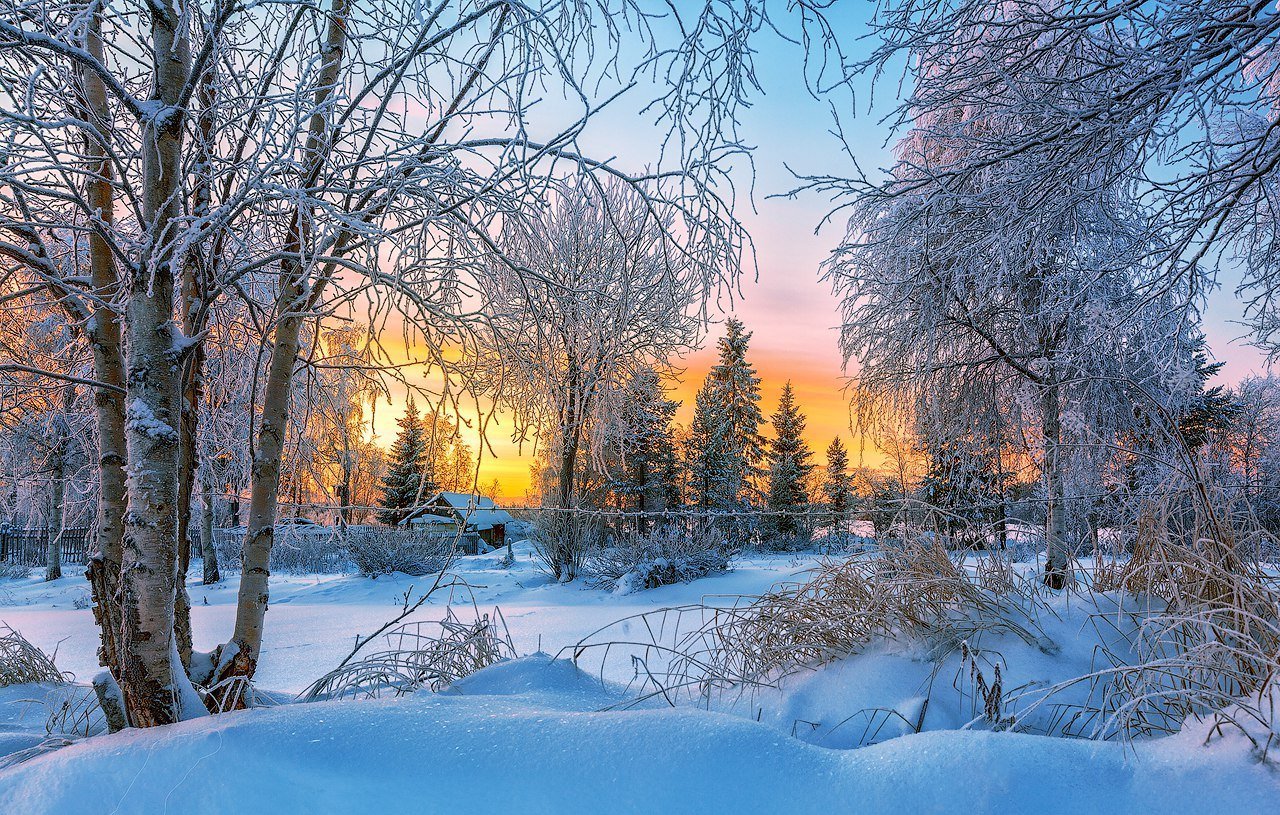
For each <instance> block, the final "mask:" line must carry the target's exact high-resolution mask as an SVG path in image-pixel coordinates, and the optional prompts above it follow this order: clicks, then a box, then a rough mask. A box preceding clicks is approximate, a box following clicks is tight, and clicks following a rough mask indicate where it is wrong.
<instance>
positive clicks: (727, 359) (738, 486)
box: [686, 317, 765, 509]
mask: <svg viewBox="0 0 1280 815" xmlns="http://www.w3.org/2000/svg"><path fill="white" fill-rule="evenodd" d="M750 343H751V332H750V331H747V330H746V327H745V326H743V324H742V321H741V320H739V319H737V318H736V317H730V318H729V320H728V321H727V322H726V323H725V335H724V337H722V338H721V339H720V341H719V343H718V345H719V350H720V358H719V361H718V362H717V363H716V364H715V366H713V367H712V369H711V370H710V372H708V373H707V378H706V380H705V381H704V382H703V384H702V389H701V390H700V391H699V393H698V400H697V402H695V414H694V424H693V425H692V426H691V427H690V440H689V444H690V445H691V447H689V448H686V449H687V461H688V462H689V467H690V470H691V472H690V480H691V482H692V486H691V488H692V490H693V493H694V500H695V503H697V504H698V505H699V506H705V507H716V508H719V509H728V508H732V507H740V506H743V505H746V504H751V503H753V502H754V501H755V500H756V499H757V497H758V494H759V489H758V483H759V481H760V473H761V464H762V463H763V462H764V459H765V440H764V437H763V436H761V435H760V425H762V424H763V423H764V415H763V414H762V413H761V412H760V377H758V376H756V370H755V368H754V367H753V366H752V365H751V363H750V362H748V361H747V349H748V347H749V346H750ZM700 445H711V446H709V447H703V448H702V449H699V446H700ZM699 484H701V485H702V486H701V487H700V486H699Z"/></svg>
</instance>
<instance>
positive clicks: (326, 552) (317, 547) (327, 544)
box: [214, 524, 351, 574]
mask: <svg viewBox="0 0 1280 815" xmlns="http://www.w3.org/2000/svg"><path fill="white" fill-rule="evenodd" d="M350 531H351V530H348V533H350ZM244 537H245V530H244V528H243V527H233V528H228V529H218V530H215V532H214V547H215V551H216V552H217V555H218V564H219V566H220V567H221V568H224V569H226V568H230V569H238V568H240V552H241V550H242V549H243V548H244ZM274 541H275V542H274V544H273V545H272V547H271V561H270V566H271V571H272V572H273V573H277V574H340V573H342V572H345V571H349V570H350V568H351V567H350V564H349V562H348V560H347V556H346V553H345V552H344V549H343V545H342V540H341V537H340V536H339V530H338V529H337V528H336V527H329V526H320V525H319V524H314V525H312V524H280V525H279V526H277V527H276V530H275V537H274Z"/></svg>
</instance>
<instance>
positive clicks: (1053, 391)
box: [1040, 378, 1071, 589]
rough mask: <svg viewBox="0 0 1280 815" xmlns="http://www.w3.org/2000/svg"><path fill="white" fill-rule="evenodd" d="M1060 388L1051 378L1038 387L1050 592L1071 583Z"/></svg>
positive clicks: (1047, 574) (1046, 581) (1047, 569)
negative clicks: (1042, 431)
mask: <svg viewBox="0 0 1280 815" xmlns="http://www.w3.org/2000/svg"><path fill="white" fill-rule="evenodd" d="M1059 389H1060V386H1059V384H1058V383H1057V381H1056V379H1053V378H1050V379H1049V380H1048V381H1047V382H1045V383H1043V384H1042V385H1041V386H1040V409H1041V422H1042V423H1043V428H1044V479H1045V487H1046V493H1047V495H1048V504H1047V506H1046V510H1045V530H1044V532H1045V534H1044V539H1045V564H1044V582H1045V585H1046V586H1048V587H1049V588H1052V589H1062V588H1065V587H1066V585H1067V583H1068V582H1070V580H1071V553H1070V552H1069V551H1067V536H1066V519H1067V518H1066V513H1065V512H1064V509H1065V508H1064V506H1063V484H1062V450H1061V441H1062V411H1061V406H1060V404H1059V397H1060V393H1059Z"/></svg>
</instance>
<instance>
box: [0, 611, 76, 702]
mask: <svg viewBox="0 0 1280 815" xmlns="http://www.w3.org/2000/svg"><path fill="white" fill-rule="evenodd" d="M3 630H4V633H3V634H0V688H3V687H7V686H9V685H26V684H30V683H35V682H43V683H50V684H55V685H62V684H66V683H67V682H70V681H71V679H70V677H69V676H68V675H67V674H64V673H63V672H62V671H60V670H58V666H57V665H55V664H54V663H53V657H51V656H49V655H48V654H46V653H45V652H44V651H41V650H40V649H39V648H37V647H36V646H34V645H32V644H31V643H30V642H28V641H27V639H26V638H25V637H23V636H22V635H21V634H19V633H18V632H17V631H14V630H13V629H12V628H9V627H8V626H5V627H4V629H3Z"/></svg>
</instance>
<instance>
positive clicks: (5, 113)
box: [0, 0, 811, 726]
mask: <svg viewBox="0 0 1280 815" xmlns="http://www.w3.org/2000/svg"><path fill="white" fill-rule="evenodd" d="M804 19H805V20H810V19H811V17H810V16H805V17H804ZM767 27H768V23H767V16H766V15H765V14H763V13H762V10H761V9H759V8H757V7H756V6H755V5H754V4H751V3H744V4H741V5H738V4H732V3H730V4H717V5H708V6H705V7H701V8H698V9H695V10H694V11H693V13H685V12H681V11H679V10H677V9H675V8H674V7H670V6H664V7H661V8H659V10H658V11H657V13H654V12H652V11H650V10H646V9H645V8H643V7H642V6H641V5H638V4H636V3H633V2H631V1H630V0H616V1H615V0H593V2H590V3H568V2H559V0H547V2H542V3H537V4H534V5H525V4H519V3H512V2H505V0H494V1H493V2H483V1H476V0H441V2H437V3H431V4H428V5H426V6H422V7H416V6H415V7H411V8H409V7H404V6H403V5H402V4H398V3H393V2H385V1H384V0H328V1H327V2H325V3H323V4H311V3H302V2H297V3H295V2H285V3H279V4H273V5H269V6H252V7H247V6H243V5H240V4H237V3H234V2H230V0H212V2H209V3H203V4H196V5H195V6H191V7H182V8H178V7H168V6H160V5H155V4H145V5H144V4H140V3H132V2H129V3H125V4H123V5H120V6H107V5H106V4H104V3H100V2H96V1H95V0H89V2H80V0H68V1H67V2H53V3H35V2H31V0H4V2H3V3H2V4H0V96H2V97H3V102H4V103H3V105H0V126H2V127H3V134H2V136H3V139H2V140H0V143H3V145H4V147H3V156H2V157H0V254H2V255H3V256H4V257H5V259H6V261H7V262H8V263H9V264H12V268H13V269H15V270H16V271H17V272H18V273H19V274H20V276H21V278H22V281H23V282H22V283H21V285H20V286H19V288H18V289H17V291H19V292H21V296H22V297H33V296H36V295H39V296H47V297H48V298H49V299H51V300H52V301H53V302H55V303H56V304H57V307H58V308H59V309H61V310H63V311H64V312H65V314H66V315H67V319H68V322H69V323H70V324H72V325H75V326H77V327H78V328H79V329H80V330H81V331H82V332H83V334H84V336H85V338H86V340H87V345H88V347H89V348H90V349H91V356H92V366H91V367H92V375H91V376H87V377H83V378H84V379H86V380H87V384H88V385H90V386H91V387H93V388H94V389H95V392H96V405H97V416H96V420H97V426H98V439H99V446H100V449H99V456H98V462H99V482H100V485H101V487H100V496H101V500H100V505H99V518H98V522H97V529H98V538H97V546H98V549H99V556H98V557H96V558H95V559H94V561H93V566H92V569H91V571H92V574H93V581H92V582H93V586H94V595H95V608H96V611H95V613H96V614H97V618H98V620H99V623H100V628H101V631H102V653H101V658H102V662H103V664H104V665H105V666H107V668H108V674H107V675H106V676H105V677H104V678H103V682H102V683H100V684H101V686H102V687H103V688H104V693H107V694H112V693H114V690H113V689H112V686H113V685H118V686H119V689H120V691H121V693H122V697H123V700H124V708H125V710H126V712H127V714H128V718H129V721H130V722H131V723H132V724H135V725H139V726H146V725H151V724H162V723H165V722H170V721H174V720H176V719H179V718H182V717H184V716H189V715H195V714H196V713H198V712H199V705H198V704H196V700H195V696H194V694H193V693H192V685H191V682H190V680H189V678H188V677H187V676H186V668H187V663H188V660H189V649H190V638H189V622H188V620H187V616H188V612H187V609H186V604H185V593H184V591H183V590H182V585H183V584H182V581H181V580H180V577H179V569H180V567H181V566H183V565H184V564H185V560H186V557H187V555H186V554H185V553H184V547H185V541H184V540H182V539H180V530H182V529H183V528H184V527H185V525H186V524H187V523H188V521H187V520H186V514H185V513H186V512H187V511H188V509H189V504H190V494H191V492H192V491H193V487H192V483H193V478H194V474H195V473H197V472H199V471H200V467H201V465H200V464H199V463H198V461H197V457H196V455H195V453H196V452H197V450H198V444H197V442H196V440H198V439H199V438H200V432H199V429H198V427H197V426H196V422H197V419H198V411H197V410H196V409H195V407H194V406H196V405H198V404H199V403H200V401H201V396H200V390H201V386H202V382H207V379H206V378H204V377H202V376H201V371H202V370H203V367H204V365H205V363H204V362H202V355H204V351H205V349H204V342H205V340H206V338H207V336H208V333H209V330H210V327H209V323H210V320H211V319H216V318H217V314H218V312H217V311H216V309H215V306H216V304H217V303H218V302H220V301H222V300H224V299H228V298H230V299H235V298H239V299H241V300H243V301H244V302H245V303H246V305H247V314H248V315H249V319H250V320H251V321H252V325H253V333H254V334H256V335H257V336H258V337H260V338H265V343H266V346H265V347H266V348H267V349H268V350H267V353H266V354H264V357H265V359H264V363H263V364H264V367H263V370H262V372H261V374H260V376H259V377H257V378H256V379H255V380H254V383H253V387H252V388H251V394H250V397H251V399H252V401H253V402H254V404H255V405H256V406H255V408H254V409H253V410H252V411H251V412H250V414H249V415H250V417H251V418H252V420H253V421H254V427H253V432H252V439H253V441H252V449H253V463H252V467H251V470H250V473H249V482H250V483H249V492H250V496H249V519H248V521H249V522H248V530H247V535H246V541H245V546H244V550H243V552H244V556H243V566H244V569H243V574H242V579H241V587H240V588H241V591H240V597H239V604H238V607H237V615H236V623H235V628H234V630H233V632H231V636H230V638H229V640H228V642H227V643H226V644H225V645H224V646H223V647H220V648H219V649H218V650H217V653H216V654H215V655H214V657H215V658H214V662H215V664H216V665H217V667H218V671H217V675H216V676H214V677H201V680H202V682H203V681H206V680H207V681H209V682H228V683H231V684H228V685H226V686H225V688H224V689H230V688H231V687H232V686H238V687H242V686H243V682H244V681H245V680H248V679H251V677H252V676H253V674H254V671H255V669H256V666H257V660H258V656H259V653H260V650H261V645H262V632H263V628H264V621H265V612H266V608H267V602H268V597H269V592H268V572H267V563H268V561H269V555H270V550H271V547H272V544H273V530H274V525H275V519H276V508H277V501H278V492H279V488H280V477H281V459H282V457H283V456H284V455H285V454H286V450H285V442H286V433H287V427H288V425H289V419H290V416H291V413H292V411H293V407H294V406H293V405H292V404H291V399H292V395H293V392H294V387H293V385H294V376H295V372H296V371H297V370H298V368H299V366H300V361H299V352H300V350H301V349H302V346H303V342H302V339H303V333H304V326H305V325H307V324H309V323H316V322H317V321H322V320H323V319H325V318H326V317H329V316H333V317H345V316H350V314H351V313H352V312H359V316H360V317H361V318H362V320H363V321H364V322H367V323H369V324H381V323H384V322H386V321H394V323H395V324H397V325H400V326H403V331H404V333H405V335H406V336H409V337H412V338H413V339H414V340H415V341H416V342H417V344H420V345H421V346H423V347H425V348H426V349H427V351H426V359H424V360H421V362H422V363H423V367H430V368H433V369H434V370H435V371H436V372H440V371H442V370H444V371H446V373H447V372H448V371H452V370H453V366H452V362H451V360H450V359H449V358H448V356H447V355H446V353H445V350H444V349H446V348H458V347H464V348H465V347H467V345H468V343H471V344H472V345H473V346H474V336H473V335H474V333H475V328H476V326H477V325H478V324H479V323H480V322H481V321H482V317H481V316H480V315H479V314H478V313H476V312H475V311H473V310H471V304H472V302H473V298H474V296H475V295H476V294H477V292H478V291H479V283H478V280H477V277H478V276H480V277H483V275H484V274H485V273H486V271H487V268H488V267H487V264H488V263H489V261H490V259H492V258H493V257H495V256H501V255H502V247H501V236H502V234H503V233H504V231H505V230H506V229H508V228H509V227H508V225H510V224H516V223H518V222H520V221H522V220H530V221H531V220H532V219H533V218H534V216H536V215H538V214H540V211H541V208H542V205H543V204H544V203H545V201H546V198H547V195H546V190H547V184H548V180H549V179H551V180H556V179H562V178H563V176H564V168H566V167H573V168H575V170H574V171H575V172H580V173H591V174H595V175H599V176H601V177H605V176H608V177H612V178H614V179H616V180H617V183H619V184H620V185H622V186H625V187H627V188H629V189H630V190H632V191H633V192H634V193H635V194H636V195H637V196H638V197H639V198H640V199H641V200H643V201H644V202H645V208H646V210H647V211H648V214H649V219H650V222H651V223H655V224H658V225H659V228H660V230H665V238H664V239H665V240H666V241H667V242H668V244H669V245H670V246H671V247H672V254H673V255H677V256H681V257H685V258H686V260H687V259H689V258H692V259H694V260H696V261H697V263H698V264H701V265H703V266H715V267H716V268H718V269H721V270H723V271H724V273H725V274H726V275H727V276H728V277H730V278H732V277H733V276H734V275H735V274H736V272H737V269H738V265H739V262H740V260H741V255H742V252H743V250H744V246H745V243H746V241H745V237H744V235H743V233H742V230H741V228H740V227H739V225H738V224H737V223H736V221H735V220H734V218H733V216H732V204H733V201H732V197H733V189H732V185H731V184H730V183H729V176H728V170H729V166H730V165H731V164H732V163H733V161H734V159H735V157H736V156H739V155H742V154H743V152H744V149H743V148H742V147H741V146H740V145H739V144H738V142H737V139H736V136H735V135H734V133H733V130H734V123H735V116H736V111H737V109H738V107H739V105H740V104H741V102H742V101H743V100H744V99H745V97H746V95H747V93H748V92H749V91H750V90H751V89H752V85H753V80H752V79H751V49H750V46H749V42H750V40H751V38H753V37H754V36H756V35H757V34H758V33H759V32H760V31H762V30H764V29H766V28H767ZM624 43H625V45H624ZM652 77H661V78H662V79H663V80H665V81H664V82H660V83H658V89H657V91H656V92H655V94H654V95H653V96H649V97H648V98H647V99H646V100H645V101H648V102H652V103H653V105H652V106H650V107H648V108H647V109H648V111H650V113H651V114H652V115H653V117H654V118H655V119H656V120H657V121H656V126H657V131H656V132H657V133H658V134H659V140H660V141H662V140H664V139H665V147H664V149H663V151H662V154H661V156H660V157H659V158H658V159H657V163H656V164H654V165H653V167H652V169H650V170H646V171H642V172H636V173H629V172H626V171H624V170H622V169H620V168H618V167H616V166H614V165H613V164H611V163H610V162H606V161H603V160H601V159H593V158H591V157H590V156H588V155H586V154H585V151H584V150H583V149H582V147H581V146H580V144H579V139H580V137H581V136H582V135H583V133H584V132H585V130H586V128H587V126H588V123H589V122H591V121H592V120H593V119H594V118H595V117H596V116H597V114H598V113H599V112H600V111H601V110H602V109H603V108H605V107H607V106H609V105H611V104H615V103H616V102H617V100H618V99H620V98H623V97H627V98H630V97H634V96H637V95H642V94H645V93H646V92H648V91H652V84H651V82H650V81H649V79H650V78H652ZM547 88H552V89H553V90H554V92H555V93H557V94H558V95H559V96H562V97H563V98H564V99H565V100H566V104H567V106H568V108H569V109H570V112H569V113H568V114H566V115H564V116H561V117H551V119H550V120H548V119H540V118H538V117H537V116H534V115H533V108H534V104H535V102H536V100H537V99H538V97H539V94H540V93H541V92H542V91H543V90H545V89H547ZM655 97H656V98H655ZM693 100H698V101H696V102H695V101H693ZM640 104H641V106H643V104H644V102H641V103H640ZM535 134H536V135H535ZM676 249H678V250H679V251H676ZM508 269H509V271H510V272H511V273H512V274H520V273H522V272H523V270H521V269H519V268H517V267H516V266H515V265H514V264H509V265H508ZM533 277H534V279H536V275H534V276H533ZM264 294H265V295H266V296H265V297H264V296H263V295H264ZM378 363H379V365H381V366H383V367H384V369H385V370H392V369H393V367H394V366H393V365H392V364H390V363H389V362H388V361H387V360H386V359H385V358H382V359H379V360H378ZM254 370H255V371H256V370H257V369H256V368H255V369H254ZM44 373H45V374H51V373H54V372H44ZM460 376H461V374H457V373H456V372H455V373H454V374H453V377H454V379H455V380H456V379H457V378H458V377H460ZM446 379H448V376H446ZM182 537H184V536H182ZM236 683H239V685H237V684H236ZM228 692H231V691H229V690H228ZM224 701H225V700H224ZM219 704H221V703H219Z"/></svg>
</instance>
